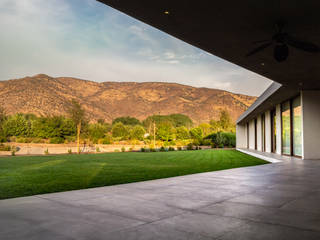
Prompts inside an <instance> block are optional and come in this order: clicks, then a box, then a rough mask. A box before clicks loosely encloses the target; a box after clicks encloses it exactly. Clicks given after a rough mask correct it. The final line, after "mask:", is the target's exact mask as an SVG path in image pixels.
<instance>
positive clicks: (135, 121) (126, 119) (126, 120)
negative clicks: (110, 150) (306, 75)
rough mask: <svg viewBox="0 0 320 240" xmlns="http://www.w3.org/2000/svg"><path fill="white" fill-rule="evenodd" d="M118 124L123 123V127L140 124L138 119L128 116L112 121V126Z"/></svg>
mask: <svg viewBox="0 0 320 240" xmlns="http://www.w3.org/2000/svg"><path fill="white" fill-rule="evenodd" d="M118 122H121V123H123V125H130V126H135V125H140V124H141V122H140V121H139V120H138V119H136V118H134V117H129V116H128V117H118V118H116V119H114V120H113V121H112V125H114V124H116V123H118Z"/></svg>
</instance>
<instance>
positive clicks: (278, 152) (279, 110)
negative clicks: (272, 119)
mask: <svg viewBox="0 0 320 240" xmlns="http://www.w3.org/2000/svg"><path fill="white" fill-rule="evenodd" d="M276 121H277V124H276V128H277V151H276V153H277V154H281V153H282V149H281V146H282V138H281V104H277V106H276Z"/></svg>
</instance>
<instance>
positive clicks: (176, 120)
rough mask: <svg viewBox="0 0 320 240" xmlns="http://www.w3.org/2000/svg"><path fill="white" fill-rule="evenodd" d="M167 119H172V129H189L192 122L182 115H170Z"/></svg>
mask: <svg viewBox="0 0 320 240" xmlns="http://www.w3.org/2000/svg"><path fill="white" fill-rule="evenodd" d="M168 117H169V118H170V119H172V121H173V126H174V127H182V126H184V127H187V128H190V127H192V125H193V122H192V120H191V119H190V118H189V117H188V116H186V115H183V114H170V115H169V116H168Z"/></svg>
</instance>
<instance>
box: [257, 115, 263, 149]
mask: <svg viewBox="0 0 320 240" xmlns="http://www.w3.org/2000/svg"><path fill="white" fill-rule="evenodd" d="M261 132H262V130H261V115H259V116H258V117H257V150H258V151H262V134H261Z"/></svg>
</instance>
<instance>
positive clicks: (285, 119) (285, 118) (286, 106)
mask: <svg viewBox="0 0 320 240" xmlns="http://www.w3.org/2000/svg"><path fill="white" fill-rule="evenodd" d="M281 114H282V115H281V116H282V153H283V154H287V155H290V154H291V147H290V145H291V141H290V140H291V137H290V134H291V124H290V102H289V101H287V102H284V103H283V104H282V105H281Z"/></svg>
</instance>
